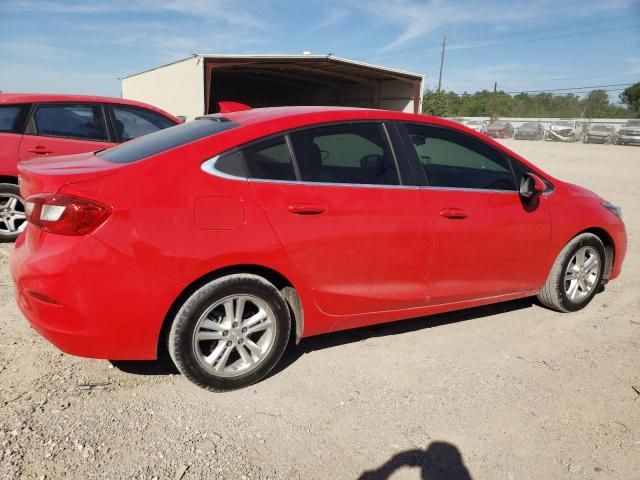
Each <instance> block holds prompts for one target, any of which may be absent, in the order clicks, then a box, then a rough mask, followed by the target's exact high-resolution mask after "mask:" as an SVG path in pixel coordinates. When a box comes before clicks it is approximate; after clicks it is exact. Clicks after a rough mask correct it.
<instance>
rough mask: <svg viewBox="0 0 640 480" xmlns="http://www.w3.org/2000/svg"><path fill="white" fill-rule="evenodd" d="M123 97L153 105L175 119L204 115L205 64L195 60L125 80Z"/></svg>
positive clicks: (173, 64) (199, 59) (188, 60)
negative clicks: (175, 117) (178, 116)
mask: <svg viewBox="0 0 640 480" xmlns="http://www.w3.org/2000/svg"><path fill="white" fill-rule="evenodd" d="M122 96H123V98H127V99H130V100H138V101H141V102H146V103H150V104H151V105H155V106H156V107H159V108H162V109H163V110H166V111H167V112H169V113H171V114H173V115H183V116H185V117H187V118H190V119H191V118H193V117H196V116H198V115H202V113H203V112H204V62H203V59H202V57H192V58H187V59H185V60H181V61H178V62H175V63H171V64H169V65H165V66H162V67H159V68H155V69H153V70H149V71H146V72H142V73H139V74H137V75H133V76H130V77H127V78H124V79H123V80H122Z"/></svg>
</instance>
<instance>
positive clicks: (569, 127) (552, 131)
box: [544, 118, 582, 142]
mask: <svg viewBox="0 0 640 480" xmlns="http://www.w3.org/2000/svg"><path fill="white" fill-rule="evenodd" d="M581 138H582V122H581V121H580V120H570V119H562V118H561V119H560V120H557V121H555V122H553V123H552V124H551V126H550V127H549V128H548V129H547V131H546V132H545V133H544V139H545V140H547V141H554V142H577V141H578V140H580V139H581Z"/></svg>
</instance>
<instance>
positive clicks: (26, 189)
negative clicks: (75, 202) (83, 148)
mask: <svg viewBox="0 0 640 480" xmlns="http://www.w3.org/2000/svg"><path fill="white" fill-rule="evenodd" d="M123 166H125V164H119V163H113V162H107V161H106V160H102V159H101V158H100V157H96V156H95V154H94V153H93V152H90V153H81V154H78V155H65V156H62V157H48V158H37V159H31V160H24V161H22V162H19V163H18V172H19V173H20V193H21V194H22V196H23V197H24V198H26V197H28V196H29V195H33V194H35V193H43V192H47V193H55V192H57V191H58V190H59V189H60V188H61V187H62V186H64V185H68V184H70V183H76V182H79V181H84V180H93V179H95V178H99V177H104V176H106V175H110V174H112V173H114V172H116V171H117V170H118V169H120V168H122V167H123Z"/></svg>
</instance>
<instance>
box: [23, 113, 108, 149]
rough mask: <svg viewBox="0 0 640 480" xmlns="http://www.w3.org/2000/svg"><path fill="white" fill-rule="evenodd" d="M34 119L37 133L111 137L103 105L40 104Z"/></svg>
mask: <svg viewBox="0 0 640 480" xmlns="http://www.w3.org/2000/svg"><path fill="white" fill-rule="evenodd" d="M33 119H34V123H35V132H36V134H37V135H44V136H49V137H64V138H75V139H80V140H103V141H106V140H108V139H109V137H108V134H107V124H106V122H105V118H104V111H103V109H102V106H101V105H66V104H60V105H39V106H38V108H37V109H36V113H35V115H34V117H33Z"/></svg>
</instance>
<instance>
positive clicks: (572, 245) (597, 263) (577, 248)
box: [538, 233, 605, 312]
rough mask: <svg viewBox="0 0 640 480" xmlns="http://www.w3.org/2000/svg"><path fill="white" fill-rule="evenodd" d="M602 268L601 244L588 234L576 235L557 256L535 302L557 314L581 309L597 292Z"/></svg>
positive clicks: (602, 272) (603, 259)
mask: <svg viewBox="0 0 640 480" xmlns="http://www.w3.org/2000/svg"><path fill="white" fill-rule="evenodd" d="M604 266H605V250H604V245H603V244H602V241H601V240H600V239H599V238H598V237H597V236H596V235H593V234H591V233H583V234H581V235H578V236H577V237H575V238H574V239H572V240H571V241H570V242H569V243H568V244H567V245H566V246H565V247H564V248H563V249H562V251H561V252H560V255H558V258H557V259H556V261H555V263H554V264H553V268H552V269H551V273H550V274H549V277H548V278H547V282H546V283H545V285H544V287H542V290H540V293H539V294H538V300H539V301H540V303H542V304H543V305H545V306H547V307H549V308H552V309H554V310H558V311H560V312H574V311H576V310H580V309H582V308H584V307H585V306H587V304H588V303H589V302H590V301H591V300H592V299H593V297H594V295H595V294H596V292H597V291H598V287H599V286H600V284H601V282H602V278H603V275H604Z"/></svg>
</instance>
